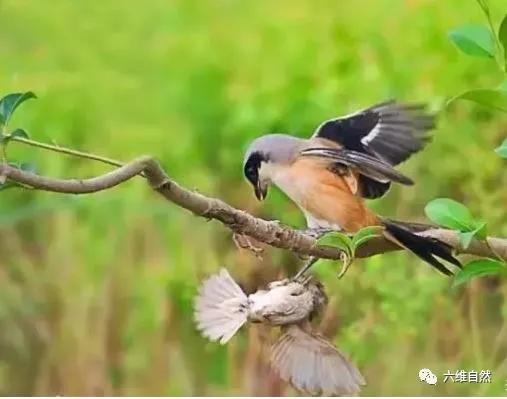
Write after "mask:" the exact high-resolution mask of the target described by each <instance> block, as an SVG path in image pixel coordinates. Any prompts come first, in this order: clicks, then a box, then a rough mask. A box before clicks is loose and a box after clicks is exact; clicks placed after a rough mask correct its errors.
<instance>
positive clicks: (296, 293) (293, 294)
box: [290, 290, 303, 296]
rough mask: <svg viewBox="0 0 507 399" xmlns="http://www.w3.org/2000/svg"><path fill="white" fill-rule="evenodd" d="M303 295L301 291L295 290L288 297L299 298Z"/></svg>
mask: <svg viewBox="0 0 507 399" xmlns="http://www.w3.org/2000/svg"><path fill="white" fill-rule="evenodd" d="M302 293H303V290H297V291H293V292H291V293H290V296H299V295H301V294H302Z"/></svg>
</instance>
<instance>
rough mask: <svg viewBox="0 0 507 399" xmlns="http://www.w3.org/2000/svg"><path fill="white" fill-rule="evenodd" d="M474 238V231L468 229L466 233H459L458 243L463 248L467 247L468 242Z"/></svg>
mask: <svg viewBox="0 0 507 399" xmlns="http://www.w3.org/2000/svg"><path fill="white" fill-rule="evenodd" d="M473 238H474V232H473V231H469V232H467V233H462V232H460V233H459V244H460V245H461V246H462V247H463V248H464V249H467V248H468V247H469V246H470V243H471V242H472V240H473Z"/></svg>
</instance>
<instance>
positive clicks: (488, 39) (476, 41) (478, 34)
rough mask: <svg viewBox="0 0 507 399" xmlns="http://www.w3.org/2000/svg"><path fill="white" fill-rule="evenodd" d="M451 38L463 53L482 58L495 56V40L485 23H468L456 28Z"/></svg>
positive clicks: (450, 34) (450, 35)
mask: <svg viewBox="0 0 507 399" xmlns="http://www.w3.org/2000/svg"><path fill="white" fill-rule="evenodd" d="M449 38H450V39H451V41H452V42H453V43H454V44H455V45H456V47H458V48H459V49H460V50H461V51H462V52H463V53H465V54H468V55H471V56H474V57H482V58H495V42H494V38H493V36H492V34H491V32H490V31H489V29H488V28H487V27H486V26H484V25H466V26H462V27H460V28H457V29H454V30H453V31H451V32H450V33H449Z"/></svg>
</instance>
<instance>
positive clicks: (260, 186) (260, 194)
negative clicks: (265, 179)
mask: <svg viewBox="0 0 507 399" xmlns="http://www.w3.org/2000/svg"><path fill="white" fill-rule="evenodd" d="M254 191H255V196H256V197H257V199H258V200H259V201H263V200H264V199H265V198H266V196H267V195H268V185H267V184H265V183H262V182H261V180H260V179H259V180H257V184H256V185H255V187H254Z"/></svg>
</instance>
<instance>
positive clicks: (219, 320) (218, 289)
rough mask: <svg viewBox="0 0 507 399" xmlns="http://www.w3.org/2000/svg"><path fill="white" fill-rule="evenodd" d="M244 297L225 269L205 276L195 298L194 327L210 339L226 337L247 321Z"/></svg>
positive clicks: (226, 339)
mask: <svg viewBox="0 0 507 399" xmlns="http://www.w3.org/2000/svg"><path fill="white" fill-rule="evenodd" d="M247 306H248V298H247V296H246V295H245V293H244V292H243V290H242V289H241V287H240V286H239V285H238V284H237V283H236V282H235V281H234V280H233V278H232V277H231V276H230V274H229V273H228V272H227V270H226V269H223V268H222V269H221V270H220V272H219V273H218V274H215V275H213V276H211V277H209V278H208V279H207V280H205V281H204V282H203V283H202V285H201V288H200V289H199V295H198V296H197V299H196V301H195V307H194V318H195V321H196V323H197V328H198V329H199V331H200V332H201V333H202V335H204V336H205V337H207V338H209V339H210V340H211V341H217V340H220V343H221V344H225V343H226V342H227V341H229V340H230V339H231V338H232V337H233V336H234V334H236V332H237V331H238V330H239V329H240V328H241V326H242V325H243V324H245V322H246V321H247V317H248V308H247Z"/></svg>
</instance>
